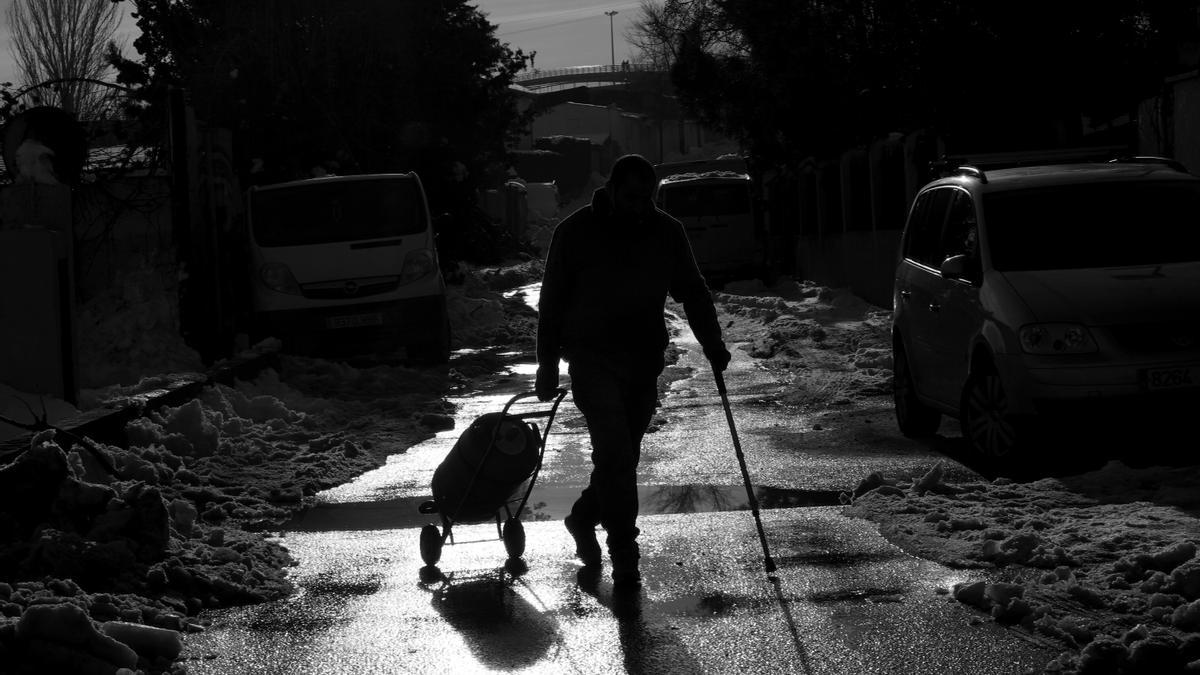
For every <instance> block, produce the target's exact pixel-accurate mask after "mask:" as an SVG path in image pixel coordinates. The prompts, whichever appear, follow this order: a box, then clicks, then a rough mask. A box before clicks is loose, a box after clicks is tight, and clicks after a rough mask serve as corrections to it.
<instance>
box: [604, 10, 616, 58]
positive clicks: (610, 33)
mask: <svg viewBox="0 0 1200 675" xmlns="http://www.w3.org/2000/svg"><path fill="white" fill-rule="evenodd" d="M616 13H617V10H615V9H614V10H611V11H608V12H605V13H604V14H605V15H606V16H607V17H608V49H609V51H610V52H612V65H613V68H616V67H617V46H616V42H615V41H614V39H613V16H614V15H615V14H616Z"/></svg>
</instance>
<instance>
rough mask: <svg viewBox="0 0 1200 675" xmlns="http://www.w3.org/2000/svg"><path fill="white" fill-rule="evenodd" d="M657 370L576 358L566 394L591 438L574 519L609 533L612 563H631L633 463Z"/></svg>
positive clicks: (653, 400)
mask: <svg viewBox="0 0 1200 675" xmlns="http://www.w3.org/2000/svg"><path fill="white" fill-rule="evenodd" d="M657 371H658V369H655V368H640V369H638V368H635V367H630V365H629V363H628V361H624V362H622V361H621V360H610V359H599V358H576V359H572V360H571V362H570V370H569V372H570V376H571V397H572V399H573V400H574V402H575V407H576V408H578V409H579V411H580V412H581V413H583V416H584V418H585V419H586V420H587V426H588V433H589V435H590V436H591V439H592V477H591V481H590V483H589V484H588V487H587V488H586V489H584V491H583V493H582V494H581V495H580V497H579V499H578V500H577V501H576V502H575V505H574V507H573V508H572V509H571V515H572V517H573V519H574V520H575V521H577V522H579V523H581V524H586V525H590V526H592V527H595V525H596V524H597V523H599V524H600V525H602V526H603V527H604V529H605V531H606V532H607V533H608V550H609V554H610V555H611V556H612V557H613V560H614V564H616V563H618V562H623V563H632V564H634V565H636V561H637V558H638V549H637V544H636V539H637V535H638V532H639V530H638V528H637V525H636V523H637V516H638V494H637V466H638V460H639V459H640V458H641V444H642V436H644V435H645V433H646V428H647V427H648V426H649V424H650V419H651V418H652V417H653V416H654V410H655V408H656V407H657V404H658V372H657Z"/></svg>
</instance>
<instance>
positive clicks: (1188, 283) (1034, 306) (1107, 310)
mask: <svg viewBox="0 0 1200 675" xmlns="http://www.w3.org/2000/svg"><path fill="white" fill-rule="evenodd" d="M1003 276H1004V278H1005V279H1006V280H1007V281H1008V283H1009V284H1011V286H1012V287H1013V289H1014V290H1015V291H1016V292H1017V293H1018V294H1019V295H1020V296H1021V299H1022V300H1024V301H1025V304H1026V305H1027V306H1028V307H1029V309H1030V311H1031V312H1033V315H1034V318H1035V320H1037V321H1042V322H1058V321H1062V322H1072V323H1083V324H1085V325H1089V326H1106V325H1117V324H1129V323H1153V322H1163V321H1186V320H1195V318H1196V316H1197V315H1200V263H1179V264H1172V265H1162V266H1160V267H1157V268H1155V267H1119V268H1105V269H1082V270H1038V271H1022V272H1004V273H1003Z"/></svg>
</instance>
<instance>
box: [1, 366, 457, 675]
mask: <svg viewBox="0 0 1200 675" xmlns="http://www.w3.org/2000/svg"><path fill="white" fill-rule="evenodd" d="M283 365H284V369H285V370H286V371H287V373H288V378H287V379H286V381H285V380H284V379H283V378H281V376H280V373H278V372H276V371H266V372H264V373H262V374H261V375H260V376H259V377H258V378H257V379H256V380H255V381H253V382H238V383H237V386H235V387H227V386H223V385H216V386H212V387H209V388H207V389H206V390H205V391H204V392H203V393H202V394H201V395H200V396H199V397H197V398H196V399H194V400H192V401H189V402H188V403H186V404H184V405H181V406H178V407H166V408H162V409H159V410H154V411H150V412H148V413H147V414H146V415H145V416H143V417H140V418H137V419H135V420H133V421H132V422H130V423H129V424H128V425H127V426H126V435H127V436H128V438H129V441H130V443H129V447H128V448H122V447H117V446H108V445H100V444H94V443H86V444H82V443H80V442H78V441H77V439H74V438H71V437H69V436H66V435H64V434H58V435H57V436H56V432H55V431H53V430H48V431H45V432H42V433H40V434H37V435H36V436H35V438H34V441H33V443H32V444H31V446H30V448H29V449H28V450H27V451H25V452H24V453H22V454H20V455H18V456H17V457H16V458H15V459H14V460H13V461H12V462H11V463H10V464H8V465H5V466H3V467H0V662H3V663H5V664H6V665H14V666H26V665H27V666H28V667H30V668H34V669H41V671H44V672H113V671H115V670H116V668H118V667H126V668H133V667H137V668H139V669H141V670H143V671H147V672H165V671H167V670H170V669H171V668H173V666H172V661H173V660H174V659H175V658H176V657H177V656H178V654H179V651H178V649H177V648H176V647H175V646H174V645H175V644H176V643H177V641H178V633H179V632H180V631H187V630H201V628H200V627H199V626H196V625H194V623H193V621H192V620H191V619H189V617H192V616H195V615H196V614H197V613H199V612H200V611H201V610H203V609H208V608H214V607H222V606H229V605H234V604H245V603H256V602H262V601H264V600H267V599H269V598H276V597H282V596H284V595H286V594H288V593H290V592H291V590H292V589H291V586H290V583H289V581H288V580H287V575H286V570H287V568H288V567H289V566H290V565H291V559H290V558H289V556H288V554H287V552H286V551H285V550H284V549H282V548H281V547H280V546H279V545H278V543H277V542H275V541H274V540H272V539H268V538H265V537H264V536H263V535H262V534H259V533H257V532H255V531H258V530H264V529H269V528H272V527H275V526H277V525H278V524H279V523H282V522H283V521H285V520H286V519H287V518H289V517H290V516H291V515H292V513H294V512H295V511H296V510H298V509H300V508H303V507H304V506H305V505H306V504H308V503H310V502H311V497H312V496H313V495H314V494H316V493H317V492H318V491H320V490H322V489H326V488H329V487H332V486H334V485H338V484H341V483H344V482H346V481H348V480H351V479H352V478H354V477H355V476H357V475H360V474H362V473H363V472H365V471H367V470H369V469H372V468H375V467H377V466H380V465H381V464H382V463H383V462H384V461H386V457H387V455H389V454H391V453H393V452H398V451H403V450H404V449H406V448H407V447H409V446H411V445H413V444H415V443H416V442H419V441H420V440H423V439H425V438H428V437H429V436H431V435H432V433H433V430H432V427H431V425H432V426H437V425H440V424H441V423H442V422H441V419H440V418H439V416H438V413H444V412H445V410H444V407H443V404H442V401H441V399H440V397H439V396H438V395H437V392H438V391H443V390H444V389H445V388H446V386H447V376H446V375H445V374H444V373H441V374H438V373H432V372H429V371H417V370H411V369H406V368H402V367H399V366H377V367H373V368H352V367H350V366H347V365H345V364H340V363H333V362H327V361H322V360H318V359H290V358H289V359H285V360H284V362H283ZM153 380H154V378H147V379H146V380H143V382H142V383H139V385H137V386H134V387H128V388H118V389H117V392H119V393H121V392H123V393H124V394H126V395H131V396H132V395H133V394H132V393H131V392H133V391H135V390H137V389H142V388H144V387H147V386H150V385H149V384H148V383H149V382H151V381H153ZM398 384H399V386H398ZM119 393H118V395H119ZM364 425H365V428H364ZM367 429H369V431H368V430H367ZM46 608H52V609H46ZM63 626H66V627H69V630H68V629H67V628H63ZM131 654H132V656H131ZM93 667H95V668H97V669H98V670H89V669H91V668H93Z"/></svg>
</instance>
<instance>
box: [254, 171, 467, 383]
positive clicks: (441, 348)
mask: <svg viewBox="0 0 1200 675" xmlns="http://www.w3.org/2000/svg"><path fill="white" fill-rule="evenodd" d="M247 204H248V214H247V215H248V218H247V220H248V223H249V237H248V239H249V245H250V251H249V253H250V270H249V273H250V276H251V287H252V292H251V294H252V296H253V298H252V303H253V308H252V310H253V311H252V325H253V331H252V332H253V333H254V334H255V336H256V337H264V336H267V335H271V336H274V337H277V338H280V339H281V340H282V341H283V344H284V348H285V349H288V348H289V347H290V346H292V345H297V344H301V345H310V344H314V343H315V344H321V343H322V342H323V341H324V342H330V341H345V340H355V339H357V340H359V341H366V340H367V339H370V341H371V342H373V343H374V344H380V343H381V341H382V344H385V345H389V346H394V347H405V348H406V350H407V352H408V355H409V356H411V357H415V358H416V359H418V360H422V361H430V362H438V363H444V362H446V361H448V360H449V358H450V321H449V317H448V315H447V308H446V284H445V281H444V279H443V277H442V273H441V269H440V266H439V264H438V255H437V249H436V247H435V245H434V231H433V224H432V222H431V219H430V216H429V208H428V206H427V204H426V200H425V192H424V190H423V189H422V186H421V181H420V179H419V178H418V177H417V175H416V174H415V173H398V174H370V175H353V176H336V177H326V178H312V179H306V180H298V181H291V182H287V183H279V184H275V185H267V186H260V187H254V188H251V189H250V191H249V195H248V198H247ZM306 351H307V350H306Z"/></svg>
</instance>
